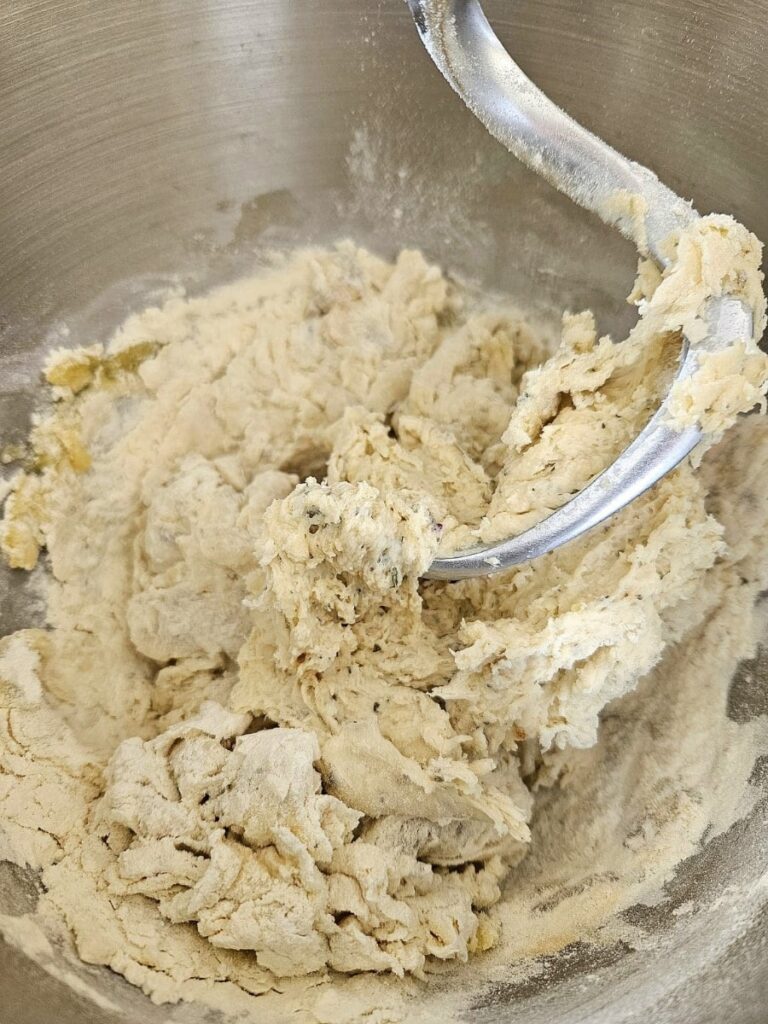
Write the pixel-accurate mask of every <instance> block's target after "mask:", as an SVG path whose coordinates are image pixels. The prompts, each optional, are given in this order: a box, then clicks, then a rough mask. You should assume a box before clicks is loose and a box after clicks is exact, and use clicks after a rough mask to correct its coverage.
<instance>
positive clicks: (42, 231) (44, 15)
mask: <svg viewBox="0 0 768 1024" xmlns="http://www.w3.org/2000/svg"><path fill="white" fill-rule="evenodd" d="M486 9H487V13H488V15H489V17H490V18H491V20H492V21H493V23H494V25H495V26H496V27H497V29H498V32H499V35H500V36H501V38H502V39H503V40H504V41H505V43H506V44H507V45H508V47H509V49H510V50H511V52H512V53H513V54H514V56H515V57H516V59H517V60H518V61H519V63H520V64H521V65H522V67H523V69H524V70H525V71H526V72H527V73H528V74H529V75H530V76H531V77H532V78H533V79H534V80H535V81H536V82H537V83H538V84H540V85H541V86H542V87H543V88H544V89H545V90H547V91H548V92H549V94H550V95H551V96H552V97H553V98H554V99H555V100H556V101H558V102H560V103H561V104H562V105H563V106H565V107H566V108H567V109H568V110H569V112H570V113H572V114H573V115H574V116H576V117H577V118H578V119H580V120H581V121H582V122H583V123H585V124H586V125H587V126H588V127H589V128H591V129H592V130H594V131H596V132H597V133H599V134H601V135H602V136H603V137H605V138H606V139H607V140H608V141H609V142H611V143H612V144H613V145H615V146H616V147H617V148H619V149H621V150H622V151H624V152H626V153H627V154H628V155H629V156H631V157H633V158H635V159H637V160H640V161H642V162H643V163H646V164H648V165H649V166H651V167H652V168H653V169H654V170H655V171H656V172H657V173H658V174H659V176H660V177H661V178H662V180H664V181H665V182H666V183H667V184H669V185H670V186H671V187H672V188H674V189H675V190H676V191H678V192H680V193H681V194H683V195H686V196H690V197H691V198H692V199H693V200H694V203H695V205H696V206H697V208H698V209H699V210H700V211H702V212H709V211H710V210H725V211H728V212H732V213H734V214H735V215H736V216H737V217H738V218H739V219H741V220H743V221H744V222H745V223H746V224H747V225H748V226H749V227H750V228H752V229H753V230H754V231H755V232H756V233H757V234H758V235H761V236H762V237H764V238H768V205H766V203H765V193H764V186H765V180H766V172H767V171H768V122H767V121H766V118H765V116H764V111H765V109H766V107H767V106H768V65H767V64H766V62H765V48H766V44H767V43H768V28H766V25H768V0H739V2H738V3H731V4H725V3H722V2H720V0H678V2H676V3H669V2H667V0H645V2H642V3H641V2H639V0H514V2H513V0H488V2H487V4H486ZM0 38H1V39H2V41H3V42H2V60H1V61H0V182H1V183H2V186H1V187H2V196H3V200H2V203H1V204H0V267H1V268H2V273H0V338H1V339H2V341H1V344H2V356H1V359H0V437H2V440H3V442H9V441H14V440H20V439H21V438H22V437H23V436H25V434H26V431H27V427H28V420H29V414H30V411H31V409H32V407H33V402H34V393H35V388H36V384H37V373H38V370H39V365H40V355H41V353H42V352H43V351H44V350H45V348H46V347H47V346H50V345H51V344H54V343H62V341H63V340H66V341H67V342H73V341H82V342H91V341H93V340H95V339H97V338H104V337H105V336H106V335H107V334H108V333H109V331H110V330H111V328H113V327H114V326H115V325H116V324H117V323H118V322H119V321H120V320H122V319H123V318H124V316H125V314H126V313H127V312H128V311H129V310H131V309H134V308H138V307H140V306H143V305H145V304H146V301H147V297H148V295H151V294H152V292H153V290H154V291H156V290H157V289H158V288H160V287H163V286H166V285H168V284H169V283H172V282H174V281H178V282H179V283H183V284H184V285H186V286H187V287H189V288H192V289H199V288H202V287H204V286H206V285H207V284H210V283H211V282H215V281H220V280H224V279H227V278H231V277H233V276H235V275H236V274H237V273H238V272H239V271H241V270H244V269H246V268H252V267H253V265H254V262H255V261H258V259H259V255H260V254H261V253H263V252H264V251H265V250H267V249H269V248H271V247H282V246H285V245H287V244H293V243H295V242H307V241H330V240H333V239H335V238H338V237H343V236H347V235H352V236H354V237H355V238H356V239H358V240H359V241H361V242H364V243H365V244H368V245H370V246H372V247H373V248H375V249H377V250H378V251H380V252H382V253H383V254H391V253H393V252H394V251H395V250H396V249H397V248H399V247H402V246H404V245H406V246H407V245H416V246H419V247H420V248H422V249H424V250H425V251H426V252H427V254H428V255H429V256H430V257H431V258H433V259H435V260H437V261H440V262H441V263H443V264H444V265H445V266H447V267H448V268H449V269H450V270H451V271H452V272H455V273H458V274H461V275H463V276H465V277H468V278H470V279H472V280H476V281H477V282H478V283H479V284H482V285H483V286H484V287H490V288H494V289H499V290H503V291H504V292H507V293H509V294H511V295H512V296H513V297H514V298H515V299H516V300H517V301H519V302H520V304H521V305H523V306H524V307H525V308H526V309H528V310H530V311H532V312H534V313H537V314H539V315H540V316H541V317H542V318H544V319H545V320H547V321H549V322H550V323H551V325H552V327H553V329H554V327H555V325H556V321H555V319H554V315H559V311H560V310H562V308H564V307H567V308H572V309H578V308H583V307H585V306H591V307H592V308H593V309H594V310H595V311H596V313H597V314H598V319H599V324H600V326H601V328H603V329H605V330H611V331H615V332H619V331H620V330H621V329H622V328H624V327H626V325H627V324H628V323H629V322H630V321H631V311H630V310H629V309H628V308H627V307H626V305H625V304H624V301H623V297H624V296H625V295H626V294H627V292H628V291H629V285H630V281H631V278H632V275H633V271H634V267H635V254H634V252H633V251H632V249H631V247H630V246H629V245H628V244H627V243H626V242H624V241H622V240H621V239H620V238H618V236H617V235H616V234H615V233H614V232H613V231H611V230H609V229H607V228H605V227H604V226H603V225H601V224H599V223H597V222H596V221H595V220H594V219H593V218H591V217H589V216H588V215H586V214H584V213H582V212H581V211H580V210H578V209H576V208H575V207H574V206H573V205H572V204H570V203H569V202H568V201H567V200H565V199H564V198H562V197H561V196H559V195H558V194H556V193H555V192H553V190H552V189H550V188H549V186H547V185H546V184H545V183H543V182H542V181H540V180H539V179H537V178H536V177H535V176H533V175H532V174H531V173H530V172H528V171H526V170H525V169H523V168H522V167H521V166H519V165H518V164H517V163H516V162H515V161H514V159H512V158H511V157H510V156H509V155H508V154H507V153H506V152H505V151H504V150H503V149H502V148H501V147H500V146H499V145H498V144H497V143H495V142H494V141H493V140H491V139H490V138H489V137H487V136H486V134H485V132H484V130H483V129H482V128H481V127H480V126H479V125H478V124H477V123H476V122H475V121H474V119H473V118H472V116H471V115H470V114H469V113H468V112H467V111H466V110H465V109H464V108H463V106H462V105H461V103H460V101H459V100H458V99H457V98H456V97H455V96H454V95H453V93H452V92H451V91H450V90H449V89H448V87H447V86H446V85H445V83H444V82H443V80H442V79H441V78H440V76H439V74H438V73H437V71H436V70H435V68H434V67H433V65H432V64H431V62H430V61H429V59H428V58H427V56H426V54H425V53H424V52H423V50H422V48H421V45H420V43H419V41H418V38H417V35H416V33H415V30H414V27H413V24H412V22H411V19H410V16H409V14H408V10H407V8H406V6H405V4H404V3H403V2H402V0H290V2H286V0H250V2H244V0H155V2H153V3H147V2H146V0H121V2H117V0H15V2H14V3H12V4H5V5H3V7H2V9H0ZM67 332H68V333H67ZM32 613H33V608H32V605H31V603H30V595H29V594H28V593H26V592H25V589H24V584H23V583H21V582H20V581H19V580H17V578H16V575H15V574H11V573H8V572H7V571H6V572H5V573H4V575H3V576H2V578H1V579H0V622H2V626H3V630H2V632H3V633H5V632H9V631H10V630H12V629H14V628H17V627H18V626H21V625H24V624H28V622H29V620H30V615H31V614H32ZM766 669H767V666H766V665H765V664H764V663H763V662H760V661H758V662H756V663H754V664H752V665H751V666H748V667H747V668H746V669H745V671H744V672H743V673H741V676H740V677H739V678H738V679H737V684H736V688H735V690H734V697H733V701H732V704H733V707H734V713H738V714H740V715H742V716H749V715H752V714H755V713H757V712H758V711H760V710H761V709H762V710H764V709H765V708H764V703H765V698H764V697H763V696H762V690H763V688H764V685H762V684H763V681H764V680H766V677H768V671H766ZM750 681H751V682H750ZM761 701H763V705H762V706H761V703H760V702H761ZM765 818H766V806H765V803H763V804H759V805H758V807H757V808H756V809H755V811H754V812H753V814H752V816H751V817H750V819H749V820H748V821H747V822H745V823H743V824H742V825H740V826H739V828H737V829H734V830H732V831H731V832H730V833H728V834H727V835H726V836H724V837H721V838H719V839H718V840H717V841H715V842H714V843H712V844H710V847H708V848H707V849H705V850H704V851H703V853H702V854H701V855H700V856H698V857H697V858H695V859H694V860H693V861H692V862H689V863H687V864H686V865H684V869H683V872H682V875H683V880H684V882H685V883H686V884H687V887H688V889H689V890H690V892H691V893H692V894H693V895H694V897H695V898H696V899H699V900H700V901H701V903H702V907H704V908H705V905H711V904H712V903H713V901H715V900H716V899H717V898H718V897H719V896H720V895H721V894H722V893H723V891H724V888H725V887H726V886H728V885H729V884H730V883H734V882H739V881H742V880H743V876H744V873H745V872H747V871H749V872H751V873H752V874H756V873H759V872H760V870H762V871H766V869H768V842H766V838H768V833H767V832H766V825H765V821H764V819H765ZM760 851H765V852H763V853H761V852H760ZM34 896H35V888H34V879H30V878H28V877H26V876H25V875H24V873H23V872H21V871H19V870H18V869H15V868H14V869H10V868H9V867H8V866H7V865H6V866H2V865H0V913H3V914H10V915H18V914H22V913H24V912H26V911H27V910H28V909H30V907H31V906H33V904H34ZM733 899H734V900H735V899H737V897H736V896H734V897H733ZM724 906H727V900H726V901H725V904H724ZM650 916H651V918H652V917H653V915H650ZM707 920H708V921H710V922H711V921H712V920H715V921H717V920H720V921H721V927H722V928H723V929H728V928H731V923H730V922H731V918H730V917H729V916H728V914H727V913H726V912H725V911H723V913H722V915H721V917H720V918H718V917H717V915H715V916H714V917H713V918H712V917H710V916H707ZM767 921H768V914H767V913H765V912H763V913H762V914H760V913H758V914H757V915H756V917H755V920H754V922H753V924H752V926H751V927H750V928H749V929H748V930H746V931H744V932H741V931H739V930H734V931H733V935H732V942H731V941H730V939H731V936H729V941H728V942H720V943H719V948H720V949H721V950H722V949H725V952H724V953H722V954H718V956H717V957H715V958H709V959H707V957H706V956H703V955H702V954H701V948H700V945H701V942H702V941H703V940H702V937H701V934H700V932H697V930H696V928H695V927H692V926H691V924H690V922H686V921H684V920H682V919H681V920H680V921H670V920H669V919H666V918H664V917H663V915H659V921H658V927H659V928H663V929H666V932H667V937H669V930H670V929H672V928H674V929H678V932H675V933H674V934H676V935H677V934H679V941H677V942H673V943H671V944H670V943H669V942H666V943H665V950H666V951H665V954H664V956H663V957H662V956H661V955H660V954H659V953H658V952H654V949H653V943H652V942H651V943H649V949H648V950H644V951H642V952H634V953H632V954H631V955H629V954H627V955H623V954H622V952H621V951H615V952H614V953H611V955H609V956H606V957H605V958H604V959H603V961H602V962H598V963H595V962H594V961H592V962H586V961H584V960H581V959H580V958H579V956H578V955H575V956H570V957H569V958H567V960H566V959H565V958H561V960H560V961H557V960H556V961H555V962H553V963H552V964H550V965H549V967H548V971H547V973H546V975H545V976H544V978H543V979H538V980H537V981H536V982H532V983H530V984H528V985H518V986H514V985H511V984H507V985H505V984H500V985H499V986H498V987H497V988H496V989H494V991H493V992H488V991H486V992H484V993H478V995H477V999H476V1000H475V1009H474V1010H473V1011H472V1018H471V1019H473V1020H475V1021H485V1022H487V1024H502V1022H507V1021H510V1022H511V1021H513V1020H514V1021H515V1024H533V1022H537V1021H541V1022H544V1021H547V1022H554V1021H557V1022H576V1021H590V1022H595V1024H596V1022H598V1021H601V1022H605V1024H608V1022H610V1024H619V1022H625V1024H629V1022H630V1021H641V1020H642V1021H645V1020H647V1019H654V1020H656V1021H657V1022H658V1024H664V1022H680V1024H682V1022H685V1024H694V1022H702V1024H705V1022H710V1021H711V1022H712V1024H715V1022H717V1024H720V1022H721V1021H722V1020H724V1019H727V1020H729V1021H730V1022H732V1024H764V1022H765V1020H766V1015H767V1014H768V1011H767V1010H766V1009H765V1007H766V1005H768V963H767V962H766V961H765V956H764V953H763V952H762V949H761V941H763V942H764V939H765V936H766V933H768V925H767V924H766V922H767ZM710 926H711V924H710ZM649 927H650V928H651V929H653V927H656V924H654V921H653V920H650V923H649ZM670 949H672V950H673V953H670ZM694 964H695V965H696V967H695V969H694V967H693V966H692V965H694ZM587 972H588V973H589V977H590V984H589V986H588V988H585V985H584V978H585V977H586V973H587ZM83 975H84V976H85V977H86V978H87V979H88V982H89V984H90V985H92V986H94V987H96V988H97V989H100V990H102V991H103V992H104V993H106V994H107V996H108V999H109V1002H110V1004H111V1005H112V1008H111V1009H107V1008H106V1004H105V1006H101V1007H99V1006H96V1004H94V1003H93V1002H91V1001H90V1000H89V999H88V998H87V997H86V996H85V995H79V994H76V993H75V992H74V991H73V990H71V989H70V988H68V987H67V986H66V985H65V984H63V983H62V982H61V981H60V980H57V979H55V978H53V977H49V976H48V975H45V974H43V972H42V971H41V970H40V969H39V968H37V967H36V966H35V965H34V964H32V963H31V962H29V961H26V960H25V959H24V958H23V957H22V956H21V955H20V954H19V953H17V952H15V951H13V950H11V949H10V948H9V947H7V946H2V947H0V992H2V999H1V1000H0V1021H2V1024H6V1022H7V1024H10V1022H14V1024H43V1022H46V1024H47V1022H48V1021H50V1020H51V1019H52V1018H53V1017H54V1016H55V1017H56V1018H57V1019H58V1020H60V1021H61V1022H62V1024H74V1022H75V1021H77V1022H87V1024H96V1022H104V1024H113V1022H114V1024H117V1022H118V1021H123V1022H134V1021H136V1022H138V1021H142V1022H148V1024H152V1022H153V1021H160V1020H163V1021H165V1020H172V1021H191V1020H193V1019H196V1017H197V1016H199V1015H198V1014H197V1013H196V1011H194V1010H193V1009H191V1008H190V1007H184V1006H182V1007H174V1008H157V1007H153V1006H152V1005H151V1004H150V1003H149V1001H148V1000H146V999H145V998H144V997H143V996H142V995H141V993H139V992H138V991H136V990H133V989H131V988H130V986H128V985H127V984H125V983H124V982H122V980H120V979H116V978H115V977H113V976H111V975H110V974H109V972H106V971H103V972H102V971H97V970H95V969H90V968H85V967H84V968H83ZM652 1015H653V1016H652Z"/></svg>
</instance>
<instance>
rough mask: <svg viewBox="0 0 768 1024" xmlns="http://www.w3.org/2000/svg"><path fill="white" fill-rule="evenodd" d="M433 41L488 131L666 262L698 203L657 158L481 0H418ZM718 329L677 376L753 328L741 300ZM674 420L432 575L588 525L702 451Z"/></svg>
mask: <svg viewBox="0 0 768 1024" xmlns="http://www.w3.org/2000/svg"><path fill="white" fill-rule="evenodd" d="M407 2H408V5H409V7H410V9H411V13H412V14H413V17H414V20H415V22H416V25H417V27H418V30H419V34H420V35H421V38H422V41H423V42H424V45H425V47H426V48H427V51H428V52H429V54H430V56H431V57H432V59H433V60H434V62H435V64H436V65H437V67H438V68H439V69H440V71H441V72H442V74H443V75H444V76H445V78H446V79H447V81H448V82H449V83H450V85H451V86H452V87H453V88H454V89H455V91H456V92H457V93H458V94H459V96H460V97H461V98H462V100H463V101H464V102H465V103H466V105H467V106H468V107H469V109H470V110H472V112H473V113H474V114H475V115H476V116H477V117H478V118H479V120H480V121H482V123H483V124H484V125H485V126H486V128H487V129H488V131H489V132H490V133H491V134H492V135H494V136H495V137H496V138H497V139H498V140H499V141H500V142H502V143H503V144H504V145H505V146H507V148H508V149H509V150H510V151H511V152H512V153H513V154H514V155H515V156H516V157H518V159H519V160H521V161H522V162H523V163H524V164H526V165H527V166H528V167H530V168H531V169H532V170H534V171H535V172H536V173H538V174H540V175H542V177H544V178H545V179H546V180H547V181H549V182H550V183H551V184H552V185H554V186H555V187H556V188H558V189H559V190H560V191H561V192H563V193H565V195H567V196H569V197H570V198H571V199H572V200H573V201H574V202H575V203H578V204H579V205H580V206H583V207H585V208H586V209H587V210H590V211H592V212H593V213H596V214H597V215H598V216H599V217H600V218H601V219H602V220H604V221H605V222H606V223H607V224H610V225H611V226H613V227H615V228H617V229H618V230H619V231H621V232H622V234H624V235H625V236H626V237H628V238H630V239H631V240H632V241H633V242H634V243H635V245H636V246H637V248H638V250H639V251H640V253H641V254H643V255H647V256H650V257H651V258H652V259H653V260H654V261H655V262H656V263H657V264H658V265H659V266H661V267H663V266H664V265H665V264H666V262H667V261H666V257H665V256H664V253H663V243H664V241H665V239H666V238H667V237H668V236H669V235H670V234H671V233H672V232H676V231H680V230H682V229H684V228H686V227H687V226H689V225H690V224H692V223H693V222H694V221H695V220H696V218H697V217H698V214H697V213H696V211H695V210H693V209H692V207H691V206H690V205H689V204H688V203H686V202H685V201H684V200H683V199H681V198H680V196H678V195H676V194H675V193H674V192H672V191H671V190H670V189H668V188H667V187H666V186H665V185H663V184H662V183H661V182H660V181H659V179H658V178H657V177H656V175H655V174H653V172H652V171H650V170H649V169H648V168H647V167H644V166H642V165H641V164H638V163H635V162H633V161H631V160H628V159H627V158H626V157H624V156H622V154H621V153H618V152H617V151H616V150H615V149H613V148H612V147H611V146H609V145H608V144H607V143H605V142H603V141H602V140H601V139H599V138H598V137H597V136H596V135H593V134H592V133H591V132H589V131H587V130H586V129H585V128H583V127H582V126H581V125H579V124H578V123H577V122H576V121H574V120H573V118H571V117H569V116H568V115H567V114H566V113H565V112H564V111H562V110H561V109H560V108H559V107H558V106H556V104H554V103H553V102H552V101H551V100H550V99H548V97H547V96H545V94H544V93H543V92H542V91H541V90H540V89H538V88H537V87H536V86H535V85H534V84H533V83H532V82H531V81H530V79H529V78H527V77H526V75H525V74H524V73H523V72H522V71H521V70H520V68H519V67H518V66H517V64H516V63H515V62H514V61H513V60H512V58H511V57H510V55H509V54H508V53H507V51H506V50H505V49H504V47H503V46H502V44H501V43H500V42H499V39H498V38H497V36H496V34H495V33H494V31H493V29H492V28H491V26H490V24H489V23H488V20H487V18H486V17H485V14H484V12H483V9H482V7H481V5H480V3H479V2H478V0H407ZM706 312H707V322H708V325H709V334H708V337H707V338H706V339H705V340H704V341H703V342H702V343H700V344H699V345H697V346H696V348H695V349H694V348H693V347H691V346H690V345H688V343H687V342H685V343H684V345H683V349H682V356H681V360H680V367H679V370H678V373H677V378H676V379H678V380H679V379H681V378H686V377H690V376H692V375H693V374H694V373H695V372H696V369H697V362H698V355H697V353H698V352H699V351H702V350H706V351H710V352H711V351H715V350H718V349H722V348H727V347H728V346H730V345H732V344H733V343H734V342H735V341H737V340H739V339H743V338H745V337H750V336H751V334H752V326H753V325H752V313H751V311H750V310H749V308H748V307H747V306H746V305H745V304H744V303H743V302H742V301H741V300H740V299H736V298H732V297H728V296H723V297H718V298H713V299H711V300H710V302H709V305H708V308H707V311H706ZM701 436H702V435H701V432H700V431H699V430H698V429H697V428H695V427H690V428H687V429H684V430H678V429H676V428H675V427H674V426H673V425H672V424H671V423H670V417H669V410H668V404H667V402H666V401H665V402H663V403H662V405H661V406H660V408H659V409H658V411H657V412H656V414H655V415H654V416H653V418H652V419H651V420H650V421H649V422H648V424H647V425H646V426H645V428H644V429H643V430H642V431H641V432H640V433H639V434H638V436H637V437H636V438H635V440H634V441H633V442H632V444H630V445H629V447H628V448H626V449H625V451H624V452H622V454H621V455H620V456H619V457H618V458H617V459H616V461H615V462H613V463H612V464H611V465H610V466H609V467H608V468H607V469H606V470H604V472H602V473H601V474H600V475H599V476H597V477H596V478H595V479H594V480H593V481H592V482H591V483H590V484H588V485H587V486H586V487H585V488H584V489H583V490H582V491H580V492H579V493H578V494H577V495H576V496H575V497H574V498H572V499H571V500H570V501H568V502H566V504H564V505H563V506H561V508H559V509H557V510H556V511H555V512H553V513H552V514H551V515H549V516H547V518H545V519H543V520H542V521H541V522H540V523H538V524H537V525H536V526H534V527H532V528H531V529H528V530H525V531H524V532H523V533H520V534H519V535H517V536H516V537H511V538H509V539H507V540H503V541H501V542H499V543H497V544H493V545H490V546H485V547H477V548H473V549H472V550H469V551H462V552H458V553H457V554H454V555H448V556H446V557H442V558H437V559H435V561H434V562H433V563H432V565H431V566H430V568H429V571H428V572H427V573H426V574H425V575H426V578H427V579H445V580H458V579H466V578H469V577H473V576H488V575H491V574H492V573H497V572H502V571H503V570H505V569H508V568H510V567H511V566H514V565H519V564H521V563H524V562H528V561H531V559H534V558H537V557H539V556H540V555H545V554H547V553H548V552H549V551H553V550H554V549H555V548H557V547H559V546H560V545H561V544H565V543H567V542H568V541H570V540H573V539H575V538H576V537H579V536H580V535H581V534H583V533H585V532H586V531H587V530H590V529H592V528H593V527H595V526H597V525H598V524H599V523H601V522H603V521H604V520H606V519H607V518H608V517H609V516H611V515H613V514H614V513H615V512H618V511H619V510H620V509H622V508H624V506H625V505H628V504H629V503H630V502H631V501H633V500H634V499H635V498H637V497H639V496H640V495H641V494H643V493H644V492H645V491H647V490H648V488H649V487H652V486H653V484H655V483H656V482H657V481H658V480H659V479H661V477H663V476H664V475H665V474H666V473H668V472H669V471H670V470H672V469H674V468H675V466H677V465H679V463H680V462H681V461H682V460H683V459H684V458H685V457H686V456H687V455H689V454H690V452H691V451H692V450H693V449H694V448H695V447H696V445H697V444H698V443H699V441H700V440H701Z"/></svg>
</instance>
